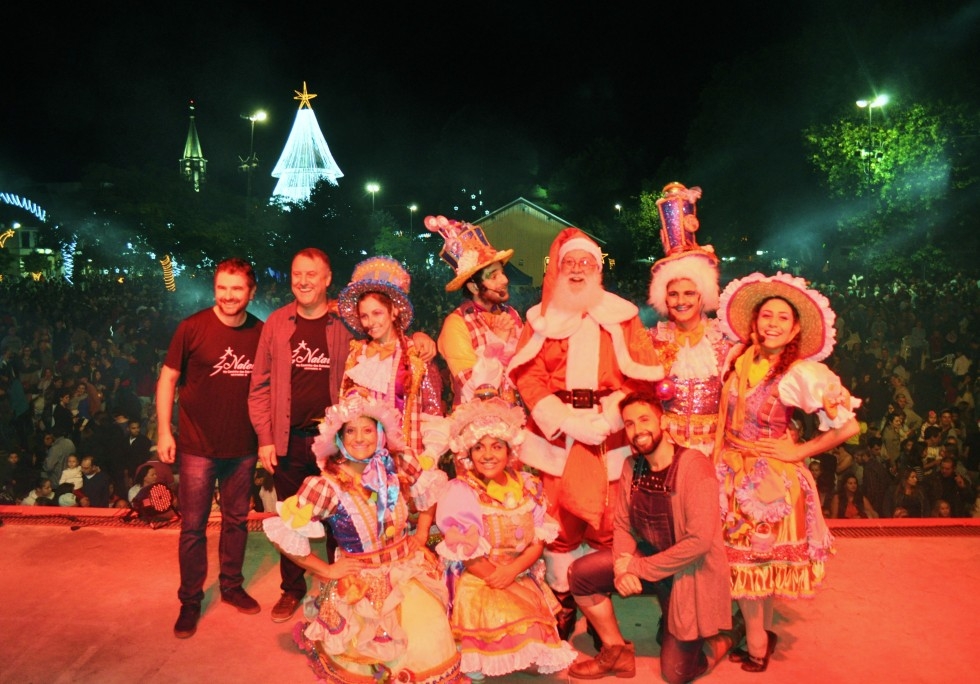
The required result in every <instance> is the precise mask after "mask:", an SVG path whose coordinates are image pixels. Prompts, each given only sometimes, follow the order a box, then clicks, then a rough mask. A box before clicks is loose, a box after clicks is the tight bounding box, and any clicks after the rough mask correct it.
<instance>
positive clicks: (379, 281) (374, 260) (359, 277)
mask: <svg viewBox="0 0 980 684" xmlns="http://www.w3.org/2000/svg"><path fill="white" fill-rule="evenodd" d="M411 283H412V277H411V276H410V275H408V271H406V270H405V268H404V267H403V266H402V265H401V264H400V263H398V262H397V261H396V260H395V259H392V258H391V257H387V256H377V257H371V258H370V259H365V260H364V261H362V262H361V263H359V264H358V265H357V266H355V267H354V272H353V274H351V279H350V283H348V285H347V287H345V288H344V289H343V290H341V292H340V296H339V297H337V312H338V313H339V314H340V317H341V318H342V319H343V321H344V323H345V324H346V325H347V327H348V328H350V330H351V332H353V333H354V334H355V335H359V334H361V333H362V332H363V330H362V328H361V317H360V315H359V314H358V311H357V302H358V300H359V299H360V298H361V295H362V294H364V293H365V292H381V293H382V294H385V295H388V297H390V298H391V301H392V302H394V304H395V306H396V307H398V310H399V311H400V312H401V319H402V321H403V323H404V327H405V329H408V326H409V325H410V324H411V323H412V317H413V316H414V314H415V311H414V309H413V308H412V303H411V302H410V301H409V300H408V290H409V287H410V285H411Z"/></svg>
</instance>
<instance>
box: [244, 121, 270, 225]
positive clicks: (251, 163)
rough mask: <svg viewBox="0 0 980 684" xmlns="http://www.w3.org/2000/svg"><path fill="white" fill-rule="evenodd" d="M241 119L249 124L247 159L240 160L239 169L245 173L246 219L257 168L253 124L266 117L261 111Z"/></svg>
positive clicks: (249, 210)
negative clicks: (253, 174)
mask: <svg viewBox="0 0 980 684" xmlns="http://www.w3.org/2000/svg"><path fill="white" fill-rule="evenodd" d="M241 117H242V118H243V119H245V120H247V121H248V122H249V125H250V130H249V135H248V157H247V158H246V159H241V158H240V157H239V159H241V162H242V164H241V167H240V168H241V169H242V171H244V172H245V176H246V181H245V183H246V186H245V187H246V190H245V217H246V218H248V216H249V214H250V213H251V211H252V172H253V171H254V170H255V169H256V168H258V166H259V158H258V157H257V156H256V154H255V122H256V121H265V120H266V119H267V118H268V115H267V114H266V113H265V112H264V111H262V110H261V109H260V110H259V111H257V112H255V113H254V114H252V115H251V116H245V115H244V114H242V115H241Z"/></svg>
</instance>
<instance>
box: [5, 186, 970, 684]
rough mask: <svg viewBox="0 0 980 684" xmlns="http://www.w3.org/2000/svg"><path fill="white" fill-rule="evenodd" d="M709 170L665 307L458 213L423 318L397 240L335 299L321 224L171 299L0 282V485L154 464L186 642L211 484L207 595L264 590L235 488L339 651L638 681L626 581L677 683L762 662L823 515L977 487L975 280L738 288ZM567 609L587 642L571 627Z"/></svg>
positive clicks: (322, 651) (143, 289) (371, 662)
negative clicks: (417, 314) (523, 279)
mask: <svg viewBox="0 0 980 684" xmlns="http://www.w3.org/2000/svg"><path fill="white" fill-rule="evenodd" d="M699 198H700V189H698V188H686V187H684V186H683V185H680V184H677V183H673V184H670V185H668V186H667V187H666V188H665V189H664V193H663V197H662V198H661V199H660V201H659V202H658V209H659V211H660V218H661V223H662V231H661V236H662V240H663V245H664V252H665V255H664V257H663V258H662V259H660V260H658V261H657V262H656V263H655V264H654V265H653V267H652V269H651V280H650V291H649V300H648V303H649V305H650V306H651V307H652V308H653V310H654V311H656V313H657V314H658V315H659V317H660V321H659V322H658V323H657V324H656V325H654V326H653V327H646V326H645V325H644V323H643V322H642V318H641V316H640V307H639V305H638V304H636V303H634V302H631V301H629V300H627V299H624V298H623V297H621V296H619V295H617V294H614V293H613V292H611V291H608V290H607V289H605V287H604V286H603V281H602V273H603V263H604V260H603V255H602V253H601V250H600V248H599V246H598V245H597V243H596V242H595V241H594V240H593V239H591V238H590V237H589V236H588V235H587V234H586V233H584V232H583V231H581V230H579V229H577V228H568V229H565V230H563V231H561V232H560V233H559V234H558V236H557V237H556V238H555V240H554V242H553V243H552V246H551V250H550V254H549V259H548V263H547V267H546V273H545V277H544V282H543V285H542V288H541V299H540V303H538V304H536V305H535V306H533V307H531V308H530V309H529V310H528V311H527V312H526V313H525V314H523V315H522V312H519V311H516V310H515V309H514V308H513V307H512V306H510V305H509V304H508V299H509V296H508V281H507V277H506V275H505V270H504V266H505V264H506V262H507V260H508V259H509V258H510V256H511V255H512V254H513V251H512V250H497V249H495V248H494V247H493V246H492V245H491V244H490V243H489V241H488V240H487V239H486V236H485V235H484V234H483V232H482V230H481V229H480V228H479V226H474V225H471V224H468V223H463V222H459V221H454V220H451V219H447V218H445V217H441V216H439V217H427V218H426V222H425V223H426V226H427V227H428V228H429V230H431V231H432V232H434V233H436V234H438V235H439V236H441V237H442V238H443V240H444V243H445V246H444V248H443V250H442V253H441V256H442V257H443V259H444V260H445V262H446V263H447V264H448V265H449V266H450V268H451V269H452V271H453V275H452V279H451V280H450V281H449V283H448V285H447V287H446V289H447V291H460V292H461V294H462V301H461V304H460V306H459V307H458V308H457V309H456V310H454V311H453V312H452V313H451V314H450V315H449V316H448V317H447V318H446V320H445V322H444V324H443V326H442V328H441V330H440V331H438V335H437V338H436V339H433V337H431V336H430V335H429V334H427V333H426V332H425V331H412V329H411V324H412V322H413V302H412V300H411V290H410V287H411V278H410V276H409V273H408V272H407V270H406V269H405V266H404V265H403V264H400V263H399V262H398V261H396V260H394V259H391V258H390V257H386V256H375V257H370V258H367V259H365V260H364V261H363V262H361V263H360V264H358V265H357V266H356V267H355V269H354V272H353V274H352V276H351V279H350V281H349V282H348V283H347V284H346V285H345V286H344V287H343V288H342V289H341V290H340V294H339V296H338V298H337V299H335V300H332V299H330V298H329V297H328V295H327V293H328V291H329V288H330V286H331V283H332V279H333V273H332V271H331V268H330V260H329V257H328V256H327V254H326V253H324V252H323V251H321V250H319V249H316V248H307V249H304V250H301V251H300V252H298V253H297V254H296V255H294V257H293V259H292V262H291V264H290V271H289V286H290V288H291V294H292V298H289V297H283V296H281V294H280V292H281V289H282V288H269V291H268V292H266V293H263V292H262V291H261V289H262V288H260V287H259V286H258V284H257V282H256V278H255V274H254V272H253V270H252V267H251V265H250V264H248V263H247V262H245V261H242V260H240V259H228V260H226V261H223V262H221V263H220V264H218V265H217V268H216V272H215V276H214V287H213V293H211V294H213V301H204V300H200V299H198V300H197V301H193V302H186V303H184V304H182V305H177V303H176V300H173V299H171V300H168V299H167V298H166V297H163V296H157V295H153V294H152V291H151V286H149V285H139V284H132V283H130V284H127V285H126V286H121V285H120V284H119V283H117V282H105V283H93V284H90V285H88V286H87V287H86V288H85V289H78V290H76V289H72V288H69V287H68V286H67V285H64V284H57V283H33V282H31V283H0V290H2V291H3V295H4V296H3V305H2V306H3V310H2V311H0V316H2V318H0V326H2V331H4V334H3V335H2V336H0V414H2V415H0V450H2V452H3V459H2V462H0V465H2V468H3V470H2V486H3V490H2V497H3V503H7V504H22V505H55V506H97V507H116V506H118V507H122V508H127V507H134V502H138V501H143V500H146V492H147V491H148V490H149V489H150V488H153V487H164V488H166V489H167V491H169V492H171V493H172V494H173V497H174V499H173V502H172V504H171V507H172V509H173V510H174V511H177V512H179V516H180V528H181V530H180V541H179V564H180V582H179V586H178V590H177V598H178V600H179V603H180V613H179V616H178V619H177V621H176V623H175V625H174V634H175V636H177V637H178V638H189V637H191V636H193V635H194V634H195V632H196V630H197V625H198V622H199V620H200V617H201V603H202V599H203V584H204V578H205V576H206V573H207V554H206V538H205V531H206V526H207V525H206V523H207V518H208V516H209V514H210V513H211V511H212V510H215V509H217V510H220V513H221V518H222V525H221V529H220V533H219V534H220V541H219V558H220V574H219V584H220V590H221V599H222V601H224V602H227V603H229V604H231V605H232V606H234V607H235V608H237V609H238V610H239V611H241V612H242V613H258V612H260V611H261V607H260V605H259V604H258V602H257V601H256V600H255V599H254V598H253V597H252V596H250V595H249V594H248V592H247V591H246V588H245V585H246V584H247V578H246V577H245V576H244V574H243V571H242V566H243V561H244V551H245V540H246V538H247V527H246V521H247V517H248V514H249V512H250V511H251V510H259V511H264V512H266V513H269V514H270V515H269V516H268V517H267V518H266V519H265V521H264V529H265V532H266V534H267V535H268V537H269V539H270V540H271V541H272V542H273V543H274V545H275V546H276V548H277V549H278V550H279V551H280V575H281V585H280V588H281V591H282V594H281V596H280V598H279V600H278V601H277V603H276V604H275V605H274V606H273V607H272V609H271V611H270V612H271V618H272V620H274V621H276V622H286V621H288V620H290V619H292V618H293V616H294V614H295V613H296V611H297V610H298V609H299V608H300V607H301V606H304V605H305V606H306V607H305V610H304V615H305V617H304V619H303V621H302V623H301V624H302V628H301V629H300V630H299V631H297V632H296V640H297V643H298V644H299V646H300V647H301V648H302V649H303V650H304V651H306V653H307V654H308V656H309V658H310V662H311V665H312V667H313V669H314V670H315V672H316V674H317V676H318V677H319V678H320V679H321V680H324V681H337V682H341V681H360V679H359V678H375V679H377V678H382V679H383V678H385V677H392V678H399V677H406V676H410V677H412V678H414V679H413V681H431V682H451V681H460V682H463V681H467V680H468V679H481V678H483V677H485V676H499V675H504V674H507V673H509V672H514V671H519V670H532V671H538V672H557V671H561V670H565V669H566V668H567V669H568V671H569V673H570V674H571V675H572V676H573V677H576V678H585V679H595V678H601V677H606V676H619V677H629V676H632V675H633V673H635V650H634V647H633V644H631V643H630V642H628V641H627V640H626V639H625V638H624V637H623V634H622V631H621V630H620V628H619V625H618V623H617V620H616V616H615V610H614V604H613V602H612V601H611V600H610V597H611V596H612V595H614V594H618V595H619V596H621V597H629V596H633V595H638V594H645V595H650V596H655V597H656V599H657V601H658V602H659V604H660V607H661V612H662V618H661V622H660V626H659V630H658V634H657V641H658V643H660V645H661V651H660V661H661V673H662V675H663V677H664V678H665V679H666V680H667V681H669V682H687V681H691V680H692V679H694V678H696V677H698V676H700V675H701V674H703V673H704V672H706V671H708V670H709V669H710V668H712V667H714V665H715V664H716V663H718V662H720V661H721V660H723V659H724V658H726V657H727V658H728V660H730V661H732V662H735V663H739V664H740V667H741V668H742V669H744V670H746V671H749V672H761V671H764V670H766V669H767V667H768V665H769V659H770V656H771V655H772V653H773V651H774V649H775V648H776V644H777V641H778V635H777V634H776V633H775V632H774V631H773V630H772V625H773V619H772V614H773V599H775V598H777V597H779V598H789V599H795V598H801V597H807V596H811V595H813V593H814V591H815V590H816V589H817V587H819V585H820V584H821V582H822V581H823V578H824V576H825V573H826V567H825V565H826V562H827V561H828V560H829V558H830V557H831V556H832V554H833V553H834V539H833V535H832V534H831V531H830V529H829V528H828V526H827V524H826V522H825V519H827V518H874V517H931V516H935V517H969V516H980V511H978V509H977V489H976V486H975V483H976V482H977V471H978V470H980V467H978V460H980V445H978V444H977V439H978V434H980V430H978V422H977V419H976V416H975V414H974V400H973V396H974V389H975V382H974V374H973V362H974V360H975V357H976V352H977V345H976V342H974V340H975V339H977V336H976V334H977V332H978V330H977V327H978V326H980V316H978V315H977V314H978V310H977V309H978V305H980V297H977V283H976V282H970V281H961V282H953V283H945V284H943V285H942V286H939V285H926V284H922V283H917V282H911V281H910V282H909V283H899V282H897V281H896V282H894V283H891V284H889V285H888V286H886V287H884V286H883V287H877V288H873V289H871V290H870V291H866V290H860V289H857V283H854V282H852V283H848V284H846V285H844V286H842V287H835V286H833V284H826V285H819V284H815V283H809V282H806V281H804V280H803V279H802V278H799V277H794V276H791V275H788V274H783V273H777V274H775V275H765V274H762V273H754V274H751V275H749V276H746V277H744V278H739V279H735V280H732V281H731V282H730V283H728V284H727V286H726V287H725V288H724V291H721V288H720V283H719V270H718V265H719V259H718V257H717V255H715V253H714V250H713V249H712V248H711V247H710V246H703V245H698V244H697V241H696V239H695V233H696V231H697V229H698V223H697V217H696V206H695V205H696V202H697V200H698V199H699ZM260 301H261V302H262V305H263V306H262V308H263V310H268V311H271V313H270V314H269V315H268V316H266V317H265V320H264V321H263V320H261V319H260V318H259V317H257V316H256V315H254V314H253V313H251V312H249V311H248V310H247V309H248V308H249V306H253V308H254V304H255V303H257V302H260ZM715 311H717V315H716V316H712V315H711V314H712V313H713V312H715ZM433 332H435V331H433ZM151 498H152V497H151ZM311 540H321V541H320V542H318V543H317V544H316V545H315V546H314V545H313V544H312V543H311ZM311 588H312V590H311ZM579 612H581V614H582V615H583V616H584V617H585V623H586V628H587V630H588V632H589V634H590V635H591V637H592V642H593V646H594V647H595V650H596V654H595V656H594V657H588V656H586V655H585V654H579V653H577V652H576V651H575V650H574V649H573V648H572V647H571V646H570V644H569V638H570V636H571V634H572V632H573V630H574V628H575V626H576V618H577V616H578V614H579ZM422 634H424V638H419V636H420V635H422Z"/></svg>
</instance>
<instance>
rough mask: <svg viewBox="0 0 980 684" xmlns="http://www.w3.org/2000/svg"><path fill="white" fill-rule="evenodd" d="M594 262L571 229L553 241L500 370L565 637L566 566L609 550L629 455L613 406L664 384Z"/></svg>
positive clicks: (569, 620) (632, 310) (570, 618)
mask: <svg viewBox="0 0 980 684" xmlns="http://www.w3.org/2000/svg"><path fill="white" fill-rule="evenodd" d="M602 261H603V258H602V252H601V250H600V249H599V246H598V244H596V242H595V241H594V240H592V239H591V238H590V237H589V236H588V235H586V234H585V233H584V232H582V231H581V230H579V229H578V228H567V229H565V230H563V231H562V232H561V233H559V234H558V236H557V237H556V238H555V240H554V242H553V243H552V245H551V250H550V253H549V260H548V266H547V269H546V272H545V277H544V284H543V286H542V299H541V303H540V304H538V305H536V306H533V307H531V309H529V310H528V313H527V325H525V327H524V331H523V333H522V336H521V340H520V342H519V343H518V348H517V353H516V354H515V355H514V358H513V359H512V360H511V362H510V365H509V366H508V369H507V372H508V374H509V376H510V378H511V380H512V381H513V382H514V385H515V386H516V387H517V390H518V392H519V395H520V398H521V400H522V401H523V402H524V405H525V406H526V407H527V408H528V410H529V412H530V419H529V421H528V428H529V431H530V435H529V437H528V440H527V441H526V442H525V444H524V447H523V449H522V452H521V460H522V461H523V462H524V463H525V464H526V465H528V466H531V467H533V468H535V469H537V470H538V471H540V473H541V476H542V479H543V481H544V484H545V490H546V492H547V495H548V501H549V504H548V505H549V513H550V514H551V515H552V516H553V517H554V518H555V519H556V520H557V521H558V522H559V525H560V532H559V535H558V538H557V539H555V541H554V542H552V543H550V544H549V545H548V546H547V547H546V549H545V553H544V555H545V561H546V564H547V568H548V574H547V581H548V584H549V585H550V586H551V588H552V589H553V590H554V591H555V592H556V594H557V595H558V598H559V600H560V601H561V602H562V605H563V606H564V608H565V610H564V611H563V613H562V615H560V616H559V630H560V631H562V632H563V638H567V635H568V634H570V633H571V631H572V630H573V629H574V622H575V604H574V601H572V600H571V596H570V594H569V593H568V567H569V565H571V563H572V561H573V560H575V558H578V557H580V556H582V555H584V554H585V553H588V552H589V550H590V549H595V548H601V547H610V546H611V544H612V519H611V510H612V505H611V504H612V502H613V501H614V500H615V495H616V492H615V488H616V486H617V482H618V480H619V478H620V475H621V473H622V469H623V462H624V461H625V459H626V458H627V456H629V453H630V448H629V444H628V442H627V440H626V436H625V433H624V431H623V421H622V418H621V417H620V413H619V401H620V400H621V399H622V398H623V397H624V396H625V395H626V394H627V393H629V392H631V391H637V390H647V391H650V390H652V389H653V383H654V382H656V381H657V380H660V379H661V378H662V377H663V368H662V367H661V366H660V365H659V363H658V362H657V357H656V353H655V352H654V349H653V345H652V343H651V340H650V335H649V333H648V331H647V330H646V329H645V328H644V326H643V324H642V322H641V321H640V319H639V310H638V309H637V307H636V305H634V304H632V303H631V302H629V301H627V300H625V299H623V298H621V297H619V296H617V295H614V294H612V293H610V292H607V291H606V290H604V289H603V286H602Z"/></svg>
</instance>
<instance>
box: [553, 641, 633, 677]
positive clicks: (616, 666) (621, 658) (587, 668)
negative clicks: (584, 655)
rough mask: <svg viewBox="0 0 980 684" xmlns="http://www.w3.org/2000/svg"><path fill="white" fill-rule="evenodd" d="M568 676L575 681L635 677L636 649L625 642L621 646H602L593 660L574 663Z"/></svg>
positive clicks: (569, 669) (628, 642)
mask: <svg viewBox="0 0 980 684" xmlns="http://www.w3.org/2000/svg"><path fill="white" fill-rule="evenodd" d="M568 674H569V675H570V676H572V677H575V678H576V679H601V678H603V677H619V678H620V679H629V678H630V677H635V676H636V647H635V646H634V645H633V643H632V642H630V641H627V642H626V643H625V644H623V645H621V646H603V647H602V650H601V651H599V655H597V656H596V657H595V658H589V659H587V660H580V661H578V662H574V663H572V664H571V666H570V667H569V668H568Z"/></svg>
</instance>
